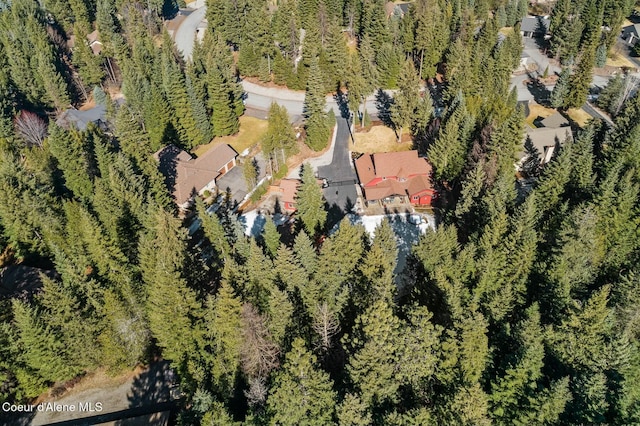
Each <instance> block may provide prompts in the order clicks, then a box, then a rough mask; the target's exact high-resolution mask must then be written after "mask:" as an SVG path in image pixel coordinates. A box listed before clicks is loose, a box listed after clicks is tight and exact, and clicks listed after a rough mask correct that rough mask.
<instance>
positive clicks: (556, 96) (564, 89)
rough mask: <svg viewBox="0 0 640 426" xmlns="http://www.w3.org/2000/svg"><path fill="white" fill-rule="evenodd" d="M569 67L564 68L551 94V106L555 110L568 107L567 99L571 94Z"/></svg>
mask: <svg viewBox="0 0 640 426" xmlns="http://www.w3.org/2000/svg"><path fill="white" fill-rule="evenodd" d="M570 72H571V71H570V70H569V67H566V68H563V69H562V72H561V73H560V77H558V81H556V85H555V86H554V88H553V92H551V99H550V102H551V106H552V107H554V108H563V107H564V106H565V105H566V100H565V99H566V97H567V95H568V94H569V84H570V78H571V74H570Z"/></svg>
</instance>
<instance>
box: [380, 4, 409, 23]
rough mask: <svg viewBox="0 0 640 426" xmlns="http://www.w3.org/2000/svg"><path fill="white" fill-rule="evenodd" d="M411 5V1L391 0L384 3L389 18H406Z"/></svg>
mask: <svg viewBox="0 0 640 426" xmlns="http://www.w3.org/2000/svg"><path fill="white" fill-rule="evenodd" d="M410 6H411V2H409V3H394V2H392V1H389V2H387V3H385V5H384V12H385V14H386V15H387V19H389V18H391V17H396V18H404V15H406V14H407V12H409V7H410Z"/></svg>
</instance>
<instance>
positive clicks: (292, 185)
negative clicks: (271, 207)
mask: <svg viewBox="0 0 640 426" xmlns="http://www.w3.org/2000/svg"><path fill="white" fill-rule="evenodd" d="M299 186H300V180H298V179H282V180H281V181H280V185H279V186H278V187H277V189H276V190H277V191H278V192H279V195H280V202H281V203H282V207H283V208H284V210H285V211H287V212H295V211H296V210H297V207H296V205H297V201H296V195H297V194H298V187H299Z"/></svg>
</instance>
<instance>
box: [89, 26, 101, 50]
mask: <svg viewBox="0 0 640 426" xmlns="http://www.w3.org/2000/svg"><path fill="white" fill-rule="evenodd" d="M98 37H99V34H98V30H95V31H94V32H92V33H89V34H87V42H88V43H89V47H90V48H91V51H92V52H93V54H94V55H99V54H100V53H101V52H102V42H101V41H100V40H98Z"/></svg>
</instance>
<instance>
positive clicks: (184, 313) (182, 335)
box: [140, 210, 202, 365]
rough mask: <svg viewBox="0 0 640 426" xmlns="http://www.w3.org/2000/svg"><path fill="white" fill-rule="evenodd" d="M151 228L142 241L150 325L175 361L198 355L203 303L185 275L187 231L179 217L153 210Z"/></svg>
mask: <svg viewBox="0 0 640 426" xmlns="http://www.w3.org/2000/svg"><path fill="white" fill-rule="evenodd" d="M149 220H151V221H152V223H153V225H152V228H150V229H149V232H148V234H147V235H145V236H144V238H142V239H141V241H140V255H141V259H142V261H141V265H140V267H141V272H142V278H143V279H144V282H145V284H146V285H147V286H148V290H147V291H148V298H147V310H148V317H149V328H150V329H151V332H152V334H153V336H154V337H155V338H156V339H157V341H158V345H159V346H160V347H161V348H162V350H163V354H164V356H165V357H166V358H167V359H169V360H171V361H172V362H173V363H174V364H175V365H181V364H182V363H183V362H185V361H186V360H187V359H189V358H191V357H195V356H197V352H196V350H195V347H194V344H195V343H194V342H195V336H196V335H197V333H198V328H197V327H198V326H199V325H198V319H199V318H200V317H201V315H202V312H201V310H202V307H201V305H200V302H198V300H197V299H196V295H195V292H194V291H193V290H191V289H190V288H189V287H188V286H187V282H186V280H185V278H184V276H185V270H184V268H185V265H186V257H185V256H186V255H185V252H184V250H185V233H186V231H185V230H184V229H182V228H181V227H180V223H179V221H178V219H176V218H174V217H172V216H171V215H170V214H169V213H166V212H164V211H162V210H157V211H153V210H152V212H151V216H150V217H149Z"/></svg>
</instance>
